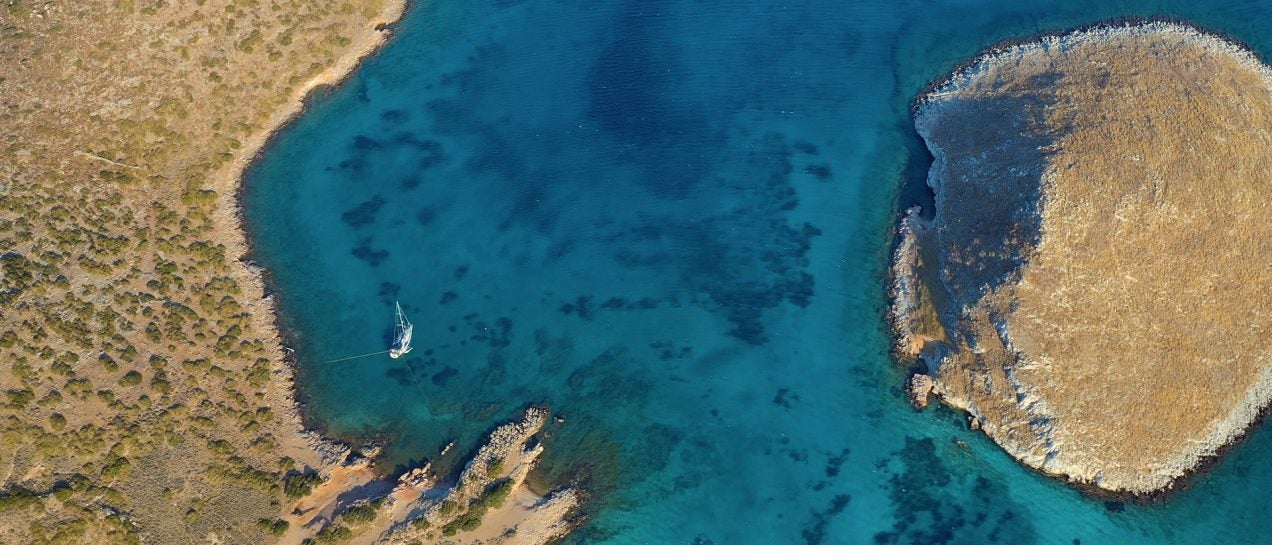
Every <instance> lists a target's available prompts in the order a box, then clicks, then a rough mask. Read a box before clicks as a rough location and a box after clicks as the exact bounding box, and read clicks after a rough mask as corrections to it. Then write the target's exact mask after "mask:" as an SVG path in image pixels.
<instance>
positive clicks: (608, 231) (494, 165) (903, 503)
mask: <svg viewBox="0 0 1272 545" xmlns="http://www.w3.org/2000/svg"><path fill="white" fill-rule="evenodd" d="M846 4H847V3H840V2H829V1H821V2H815V1H803V2H801V1H777V0H769V1H761V0H752V1H746V2H744V1H740V0H738V1H725V0H710V1H702V0H674V1H673V0H640V1H638V0H629V1H627V2H577V1H567V0H559V1H547V0H543V1H535V0H527V1H515V0H503V1H482V2H478V1H456V0H420V1H418V2H416V3H415V6H414V7H413V8H412V9H411V11H410V12H409V13H408V15H407V17H406V19H405V20H404V21H403V22H402V23H401V24H400V25H399V28H398V32H397V34H396V36H395V38H394V40H393V41H392V42H391V43H390V45H389V46H388V47H387V48H386V49H385V51H384V52H383V53H382V54H381V55H379V56H377V57H375V58H373V59H370V60H369V61H368V62H367V64H366V65H365V66H364V67H363V68H362V69H361V70H360V71H359V72H358V73H357V74H356V75H355V76H354V77H352V78H351V79H350V80H349V81H348V82H347V84H346V85H344V86H342V87H341V88H340V89H338V90H336V91H334V92H332V93H331V94H330V95H327V96H323V97H319V98H317V99H316V100H315V101H314V104H313V107H312V108H311V109H310V110H309V111H308V112H307V113H306V114H305V115H304V116H302V117H301V118H300V119H299V120H298V121H297V122H296V123H295V124H294V125H293V126H292V127H290V128H289V129H287V130H286V131H284V132H283V133H282V134H281V136H280V138H279V139H278V140H277V141H276V142H275V143H274V144H273V145H272V146H271V148H270V149H269V150H268V152H267V153H266V155H265V156H264V157H263V159H261V160H260V161H259V162H258V164H257V165H256V166H255V167H254V168H253V170H252V172H251V173H250V176H249V181H248V185H247V188H246V193H245V196H246V205H247V216H248V220H249V227H250V229H251V232H252V235H253V237H254V238H255V241H256V255H255V258H256V259H257V260H259V261H260V262H262V263H263V264H264V265H266V266H267V267H268V268H269V269H271V271H272V272H273V275H274V279H275V282H276V286H277V287H278V288H279V289H280V291H281V294H282V296H281V307H282V312H283V315H282V321H283V324H284V326H285V327H286V328H287V329H288V330H289V331H290V332H291V334H292V335H293V336H294V344H295V348H296V349H297V354H298V359H299V361H300V365H301V367H302V378H303V380H302V390H303V394H304V395H305V397H306V399H307V401H308V402H309V403H310V405H309V409H310V411H311V413H312V415H313V416H314V417H315V419H316V421H317V422H318V423H320V424H322V425H324V426H325V427H326V428H327V430H328V431H329V432H330V433H332V434H336V435H339V436H343V437H347V438H357V437H360V436H366V435H378V436H385V437H389V438H390V439H391V445H390V447H389V450H388V452H387V453H386V456H387V457H388V459H389V461H390V463H393V464H405V463H411V462H413V461H416V460H419V459H422V458H428V459H434V463H435V465H436V467H441V468H442V469H443V470H446V469H448V468H451V467H453V466H454V464H455V463H457V461H459V460H461V459H462V457H463V456H465V455H467V454H468V453H470V452H471V451H472V450H473V449H474V448H475V447H476V446H477V445H478V444H479V442H480V440H481V438H482V436H483V435H484V434H485V433H486V432H487V431H488V430H489V429H490V428H491V427H493V426H495V425H497V424H498V423H500V422H502V421H505V420H507V419H509V418H512V417H514V416H516V415H517V414H518V412H519V411H520V410H521V409H522V408H523V407H525V406H526V405H527V404H546V405H548V406H550V407H551V408H552V409H553V411H554V412H555V413H556V414H558V415H560V416H561V417H563V418H564V419H565V423H564V424H556V423H553V424H550V426H549V429H548V436H547V439H546V441H547V444H548V447H549V450H548V454H547V457H546V459H545V460H544V463H543V471H542V472H541V475H539V479H540V480H542V481H544V482H547V483H553V482H561V481H562V480H564V479H566V478H569V477H570V476H578V475H581V476H583V477H584V478H585V479H586V480H585V484H586V485H587V486H588V487H589V488H590V489H592V490H593V491H595V495H594V500H595V501H594V502H593V504H592V508H593V509H594V510H595V513H594V514H593V516H592V518H591V519H590V521H589V523H588V524H587V525H586V526H585V527H584V528H583V529H581V530H580V531H579V532H577V533H576V534H575V536H574V537H573V538H571V539H572V541H573V542H575V543H607V544H609V543H612V544H628V543H695V544H706V543H717V544H738V543H757V544H768V543H808V544H814V545H815V544H818V543H828V544H829V543H871V542H874V543H969V544H970V543H995V542H997V543H1012V544H1015V543H1057V544H1066V545H1067V544H1072V543H1076V542H1080V543H1084V544H1090V543H1163V542H1170V543H1257V542H1269V541H1272V538H1267V537H1266V536H1269V535H1272V517H1268V516H1267V514H1266V513H1267V507H1266V506H1267V503H1266V501H1265V499H1264V497H1263V495H1262V492H1261V491H1262V490H1267V489H1268V488H1269V486H1272V470H1269V469H1268V468H1267V467H1266V465H1264V464H1260V463H1259V461H1260V458H1261V457H1262V453H1265V452H1272V433H1268V432H1266V431H1260V432H1256V433H1255V434H1254V435H1253V436H1252V438H1251V439H1250V440H1249V441H1247V442H1246V443H1244V444H1243V445H1242V446H1240V447H1239V448H1237V449H1236V450H1235V451H1234V452H1233V453H1232V454H1231V455H1229V456H1228V457H1227V458H1226V459H1225V460H1224V461H1223V462H1221V463H1220V464H1219V465H1218V466H1217V467H1216V468H1215V469H1214V470H1213V471H1211V472H1209V473H1207V474H1205V475H1203V476H1201V477H1199V478H1198V479H1196V480H1195V481H1194V483H1193V485H1192V487H1191V489H1189V490H1187V491H1185V492H1183V493H1182V494H1179V495H1177V496H1175V497H1174V498H1172V499H1171V500H1170V501H1168V502H1166V503H1162V504H1154V505H1147V506H1139V505H1123V504H1119V503H1114V502H1104V501H1101V500H1094V499H1088V498H1084V497H1082V496H1081V495H1080V494H1078V493H1077V492H1075V491H1074V490H1072V489H1070V488H1068V487H1066V486H1064V485H1062V484H1060V483H1057V482H1055V481H1053V480H1050V479H1046V478H1043V477H1040V476H1037V475H1035V474H1033V473H1031V472H1029V471H1028V470H1026V469H1024V468H1022V467H1021V466H1019V465H1017V464H1016V463H1014V462H1013V461H1012V460H1011V459H1010V458H1009V457H1008V456H1006V455H1005V454H1003V453H1002V452H1001V451H1000V450H998V449H997V447H995V446H994V445H993V444H992V443H991V442H990V441H988V440H987V439H986V438H984V437H983V436H981V435H979V434H977V433H973V432H969V431H966V430H965V429H964V426H963V424H962V420H961V417H960V416H958V415H956V414H954V413H953V412H950V411H946V410H935V411H934V410H929V411H928V412H926V413H923V414H917V413H915V412H914V411H912V410H911V409H910V408H909V407H908V405H906V403H905V400H904V399H903V396H902V395H901V392H900V390H899V385H900V384H901V381H902V380H903V378H904V373H905V370H904V369H900V368H898V367H897V366H896V364H894V363H892V362H891V361H890V360H889V357H888V338H887V335H886V331H885V329H884V325H883V322H882V315H883V309H884V303H885V296H884V292H883V280H882V275H883V272H884V268H885V265H886V259H887V251H888V244H889V230H890V228H891V226H892V222H893V220H894V218H895V214H896V210H897V209H898V206H899V205H901V204H903V203H908V202H910V201H912V200H914V199H919V198H921V196H916V195H910V194H908V193H907V194H903V191H902V187H903V186H904V185H905V182H906V180H907V179H909V180H913V179H915V178H916V177H918V178H921V177H922V176H923V174H924V172H925V169H926V167H927V160H928V158H927V157H926V154H925V152H924V150H923V148H922V144H921V142H919V141H917V140H916V137H915V135H914V133H913V130H912V128H911V126H910V118H909V111H908V105H909V101H910V100H911V99H912V98H913V97H914V96H915V94H916V93H917V92H919V90H920V89H921V88H922V87H923V86H924V85H925V84H927V83H928V82H929V81H931V80H933V79H934V78H937V77H940V76H941V75H942V74H944V73H946V72H948V71H949V70H950V69H951V68H953V67H954V66H955V65H956V64H957V63H959V62H962V61H964V60H966V59H967V58H969V57H970V56H971V55H973V54H974V53H976V52H977V51H979V50H980V49H982V48H984V47H987V46H989V45H992V44H993V43H995V42H998V41H1000V40H1004V39H1009V38H1023V37H1028V36H1030V35H1034V34H1037V33H1040V32H1045V31H1051V30H1058V29H1064V28H1070V27H1074V26H1078V25H1083V24H1090V23H1094V22H1097V21H1100V20H1104V19H1109V18H1112V17H1122V16H1161V15H1169V16H1173V17H1178V18H1183V19H1186V20H1190V21H1194V22H1196V23H1198V24H1200V25H1201V26H1203V27H1205V28H1209V29H1212V30H1217V31H1221V32H1224V33H1227V34H1230V35H1233V36H1235V37H1237V38H1239V39H1241V40H1243V41H1245V42H1247V43H1248V44H1250V45H1251V46H1252V47H1254V48H1255V49H1256V51H1258V52H1260V53H1261V54H1263V55H1264V56H1265V57H1266V56H1269V53H1272V3H1268V2H1261V3H1258V2H1233V3H1227V5H1226V6H1225V7H1222V8H1213V7H1205V6H1199V5H1195V4H1194V3H1191V2H1187V3H1185V2H1179V3H1162V4H1153V5H1148V4H1134V3H1125V2H1070V3H1066V4H1065V5H1064V6H1063V7H1056V6H1053V5H1050V3H1045V2H973V1H962V2H942V3H932V2H917V1H914V2H864V3H855V4H852V5H846ZM394 300H400V301H401V302H402V304H403V306H404V307H405V309H406V312H407V314H408V315H409V316H410V317H411V318H412V320H413V321H414V323H415V326H416V330H415V338H416V345H415V350H414V351H413V352H412V353H410V354H409V355H408V356H407V357H405V358H403V359H400V360H390V359H389V358H387V357H384V356H379V357H371V358H365V359H359V360H353V361H347V362H339V363H323V362H325V361H327V360H331V359H335V358H341V357H345V356H350V355H356V354H360V353H366V352H374V351H376V350H381V349H383V347H384V346H386V345H387V342H388V336H389V334H390V333H391V331H390V320H391V318H392V304H393V301H394ZM450 441H455V442H456V444H457V448H455V449H453V450H452V453H451V454H449V455H448V456H447V457H444V458H440V459H437V456H436V455H437V453H438V452H439V451H440V449H441V448H442V447H443V446H444V445H446V444H447V443H448V442H450Z"/></svg>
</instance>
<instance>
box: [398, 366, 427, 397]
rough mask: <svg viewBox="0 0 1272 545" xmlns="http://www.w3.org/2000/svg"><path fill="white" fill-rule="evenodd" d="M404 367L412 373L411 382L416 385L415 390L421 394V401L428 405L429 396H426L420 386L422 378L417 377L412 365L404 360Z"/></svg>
mask: <svg viewBox="0 0 1272 545" xmlns="http://www.w3.org/2000/svg"><path fill="white" fill-rule="evenodd" d="M402 366H403V367H405V368H406V370H407V371H410V372H411V382H414V383H415V389H416V390H418V391H419V392H420V400H422V401H424V402H425V403H427V402H428V396H427V395H425V394H424V387H423V386H420V378H419V377H417V376H415V369H412V368H411V364H410V363H409V362H407V361H406V360H402Z"/></svg>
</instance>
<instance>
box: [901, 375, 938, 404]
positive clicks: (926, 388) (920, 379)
mask: <svg viewBox="0 0 1272 545" xmlns="http://www.w3.org/2000/svg"><path fill="white" fill-rule="evenodd" d="M935 385H936V383H935V382H934V381H933V380H932V377H930V376H927V375H924V374H922V373H917V374H914V375H910V379H909V380H907V381H905V392H906V395H908V396H909V398H910V404H911V405H914V408H916V409H919V410H923V409H925V408H927V406H928V396H929V395H931V394H932V388H933V387H934V386H935Z"/></svg>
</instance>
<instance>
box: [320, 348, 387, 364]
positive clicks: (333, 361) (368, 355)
mask: <svg viewBox="0 0 1272 545" xmlns="http://www.w3.org/2000/svg"><path fill="white" fill-rule="evenodd" d="M388 353H389V351H388V350H381V351H379V352H371V353H369V354H360V355H357V356H349V357H347V358H339V359H334V360H327V361H326V362H324V363H336V362H338V361H349V360H356V359H358V358H366V357H370V356H378V355H380V354H388Z"/></svg>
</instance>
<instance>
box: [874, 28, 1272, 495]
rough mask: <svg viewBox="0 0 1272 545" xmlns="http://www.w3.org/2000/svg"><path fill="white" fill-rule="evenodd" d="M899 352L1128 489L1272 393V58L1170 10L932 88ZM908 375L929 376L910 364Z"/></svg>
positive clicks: (977, 413) (916, 387) (1038, 457)
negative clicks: (922, 195)
mask: <svg viewBox="0 0 1272 545" xmlns="http://www.w3.org/2000/svg"><path fill="white" fill-rule="evenodd" d="M915 127H916V129H917V130H918V132H919V134H920V135H921V136H922V137H923V138H924V140H925V141H926V142H927V145H928V147H929V149H930V150H931V152H932V155H933V157H934V161H933V165H932V168H931V171H930V173H929V179H928V184H929V185H930V186H931V188H932V191H933V193H934V196H935V210H934V211H933V212H934V214H933V218H932V219H931V220H927V221H924V220H922V219H920V218H919V216H918V214H917V213H916V212H914V211H908V212H907V214H906V216H905V218H904V219H903V220H902V222H901V228H900V231H899V237H900V240H899V242H898V245H897V250H896V253H895V255H894V260H893V266H892V270H891V272H892V275H893V277H892V279H891V287H890V291H891V293H892V299H893V304H892V310H891V322H892V325H893V329H894V331H895V333H896V336H897V344H896V350H897V352H898V353H900V354H902V355H907V356H916V357H920V359H921V360H922V361H923V363H924V365H925V366H926V367H927V369H928V374H930V375H932V378H933V379H934V384H933V385H931V387H929V385H928V384H926V383H925V382H924V381H922V379H919V382H912V384H911V386H912V388H911V389H910V391H911V392H912V396H914V398H915V399H918V398H919V397H920V396H919V395H918V393H919V392H926V391H928V390H929V389H932V388H934V389H935V391H936V393H937V394H938V395H939V396H940V397H941V399H942V400H944V401H945V402H946V403H949V404H951V405H953V406H955V407H959V408H962V409H964V410H966V411H968V412H969V413H970V415H971V417H972V418H973V421H974V422H977V423H978V424H979V426H980V428H981V429H982V430H983V431H984V432H985V433H986V434H988V435H989V436H990V437H992V438H993V439H994V440H995V441H996V442H997V443H998V444H999V445H1001V446H1002V447H1003V448H1004V449H1006V450H1007V451H1008V452H1010V453H1011V454H1012V455H1013V456H1015V457H1016V458H1017V459H1019V460H1020V461H1022V462H1023V463H1025V464H1027V465H1029V466H1031V467H1034V468H1037V469H1039V470H1041V471H1044V472H1047V473H1052V474H1056V475H1063V476H1065V477H1067V478H1069V479H1070V480H1073V481H1075V482H1081V483H1088V484H1092V485H1095V486H1098V487H1101V488H1104V489H1107V490H1111V491H1119V492H1128V493H1133V494H1145V493H1151V492H1155V491H1158V490H1161V489H1163V488H1169V487H1171V486H1172V484H1173V483H1174V481H1175V480H1176V479H1178V478H1180V477H1181V476H1183V475H1185V474H1186V473H1188V472H1189V471H1190V470H1192V469H1193V468H1195V467H1196V466H1197V465H1198V464H1199V463H1200V462H1202V461H1203V460H1205V459H1207V458H1208V457H1210V456H1213V455H1214V454H1215V453H1216V452H1217V451H1218V450H1219V449H1220V448H1222V447H1223V446H1224V445H1226V444H1228V443H1229V442H1231V441H1233V440H1234V439H1235V438H1237V437H1238V436H1240V435H1241V434H1242V433H1243V432H1244V430H1245V428H1246V427H1248V426H1249V425H1250V424H1251V423H1252V422H1253V421H1254V420H1255V419H1256V417H1257V416H1258V414H1259V411H1260V410H1261V408H1263V407H1264V406H1266V405H1267V403H1268V401H1269V399H1272V349H1270V348H1269V347H1268V345H1267V343H1266V341H1265V340H1264V335H1265V334H1266V333H1268V332H1269V330H1272V295H1269V294H1272V273H1270V272H1269V267H1268V263H1270V262H1272V222H1270V221H1268V220H1267V214H1268V212H1269V198H1268V197H1267V195H1268V193H1269V191H1272V71H1270V70H1269V69H1268V68H1267V67H1266V66H1264V65H1263V64H1262V63H1261V62H1260V61H1259V60H1258V59H1256V58H1255V57H1254V56H1253V55H1252V54H1250V53H1249V52H1247V51H1245V50H1244V49H1242V48H1240V47H1238V46H1236V45H1234V44H1232V43H1229V42H1227V41H1225V40H1223V39H1221V38H1218V37H1215V36H1212V35H1208V34H1204V33H1202V32H1199V31H1197V30H1195V29H1192V28H1189V27H1186V26H1182V25H1178V24H1166V23H1146V24H1139V25H1130V26H1117V27H1101V28H1095V29H1089V30H1085V31H1080V32H1075V33H1071V34H1067V35H1062V36H1049V37H1045V38H1042V39H1040V40H1038V41H1036V42H1033V43H1027V44H1022V45H1013V46H1009V47H1003V48H999V49H996V50H994V51H992V52H990V53H989V54H987V55H985V56H983V57H981V58H979V59H977V60H976V61H975V62H973V63H971V64H969V65H967V66H966V67H965V68H963V69H961V70H959V71H958V72H957V73H955V74H954V75H953V76H951V77H950V78H949V79H948V80H947V81H945V82H944V83H942V84H941V85H938V86H936V87H935V88H934V90H933V91H932V92H931V93H929V94H927V95H926V96H925V97H923V98H922V99H921V100H920V101H919V103H918V104H917V105H916V109H915ZM911 380H912V381H914V379H911Z"/></svg>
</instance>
